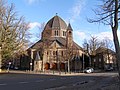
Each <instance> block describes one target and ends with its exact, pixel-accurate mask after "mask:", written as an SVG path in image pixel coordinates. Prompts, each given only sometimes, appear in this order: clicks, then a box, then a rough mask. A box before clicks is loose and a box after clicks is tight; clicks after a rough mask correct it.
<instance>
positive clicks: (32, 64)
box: [30, 62, 33, 71]
mask: <svg viewBox="0 0 120 90" xmlns="http://www.w3.org/2000/svg"><path fill="white" fill-rule="evenodd" d="M32 65H33V64H32V62H30V71H32Z"/></svg>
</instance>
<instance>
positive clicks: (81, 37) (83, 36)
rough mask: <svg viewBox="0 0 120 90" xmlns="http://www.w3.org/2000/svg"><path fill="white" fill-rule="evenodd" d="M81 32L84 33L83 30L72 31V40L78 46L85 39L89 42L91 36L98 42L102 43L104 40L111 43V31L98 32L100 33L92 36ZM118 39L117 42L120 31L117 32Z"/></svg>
mask: <svg viewBox="0 0 120 90" xmlns="http://www.w3.org/2000/svg"><path fill="white" fill-rule="evenodd" d="M83 31H85V30H77V31H74V33H73V35H74V40H75V41H76V42H77V43H78V44H80V45H82V44H83V41H84V40H85V39H86V40H89V39H90V38H91V36H96V37H97V38H98V40H100V41H102V40H103V39H105V38H107V39H110V40H111V41H113V35H112V32H111V31H106V32H100V33H97V34H92V33H91V34H89V33H87V32H83ZM118 38H119V41H120V31H118Z"/></svg>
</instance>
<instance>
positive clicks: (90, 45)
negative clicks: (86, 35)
mask: <svg viewBox="0 0 120 90" xmlns="http://www.w3.org/2000/svg"><path fill="white" fill-rule="evenodd" d="M101 46H102V42H100V41H99V40H98V39H97V37H95V36H91V38H90V39H89V40H88V41H87V40H85V41H84V43H83V48H84V50H85V52H86V54H87V55H88V56H89V64H90V66H92V61H93V60H92V58H93V57H94V56H95V55H96V50H97V49H98V48H100V47H101Z"/></svg>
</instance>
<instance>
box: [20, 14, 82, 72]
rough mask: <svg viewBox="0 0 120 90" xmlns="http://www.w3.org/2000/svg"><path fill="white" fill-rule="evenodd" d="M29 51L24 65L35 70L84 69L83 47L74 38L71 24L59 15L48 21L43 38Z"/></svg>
mask: <svg viewBox="0 0 120 90" xmlns="http://www.w3.org/2000/svg"><path fill="white" fill-rule="evenodd" d="M27 51H28V55H27V57H26V58H24V59H23V60H22V61H23V62H22V61H21V64H24V65H23V66H22V67H28V68H30V69H32V70H35V71H41V70H42V71H44V70H68V67H69V69H70V70H82V58H81V57H82V55H83V53H84V52H83V49H82V48H81V47H80V46H79V45H78V44H77V43H75V42H74V40H73V29H72V27H71V24H70V23H69V24H66V23H65V21H64V20H63V19H62V18H60V17H59V16H58V15H55V16H54V17H53V18H51V19H50V20H49V21H48V22H47V23H46V25H45V27H44V30H43V31H42V35H41V39H40V40H39V41H38V42H36V43H35V44H34V45H32V46H31V47H30V48H29V49H28V50H27ZM25 60H27V61H25Z"/></svg>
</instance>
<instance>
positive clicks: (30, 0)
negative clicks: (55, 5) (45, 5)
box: [26, 0, 45, 4]
mask: <svg viewBox="0 0 120 90" xmlns="http://www.w3.org/2000/svg"><path fill="white" fill-rule="evenodd" d="M26 1H27V3H28V4H33V3H37V2H41V1H45V0H26Z"/></svg>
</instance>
